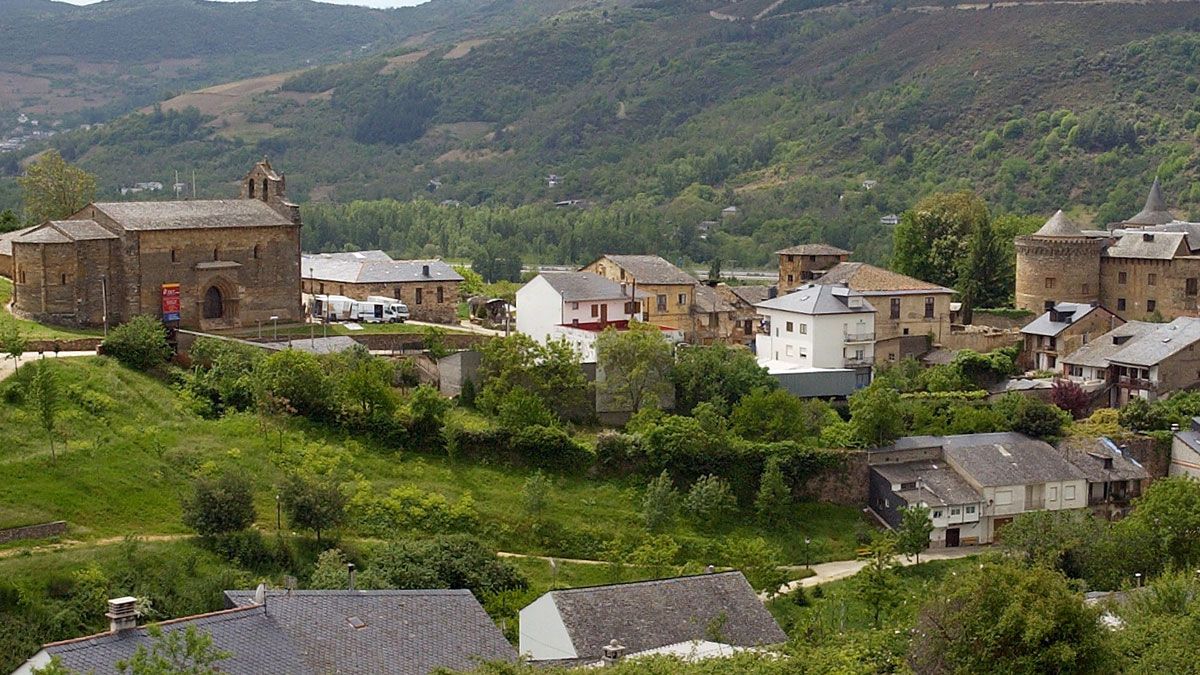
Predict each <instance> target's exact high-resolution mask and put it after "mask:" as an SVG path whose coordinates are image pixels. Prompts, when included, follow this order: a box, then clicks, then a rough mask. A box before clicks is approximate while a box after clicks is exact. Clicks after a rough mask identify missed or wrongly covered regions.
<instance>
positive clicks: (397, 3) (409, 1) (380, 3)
mask: <svg viewBox="0 0 1200 675" xmlns="http://www.w3.org/2000/svg"><path fill="white" fill-rule="evenodd" d="M62 1H63V2H69V3H71V4H72V5H90V4H92V3H93V2H100V0H62ZM220 1H221V2H251V1H252V0H220ZM425 1H426V0H320V2H328V3H330V4H333V5H362V6H364V7H410V6H412V5H419V4H421V3H422V2H425ZM0 2H3V0H0Z"/></svg>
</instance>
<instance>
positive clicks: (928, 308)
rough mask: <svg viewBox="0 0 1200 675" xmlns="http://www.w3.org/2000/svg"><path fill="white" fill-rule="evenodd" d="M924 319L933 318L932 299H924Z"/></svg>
mask: <svg viewBox="0 0 1200 675" xmlns="http://www.w3.org/2000/svg"><path fill="white" fill-rule="evenodd" d="M925 318H926V319H932V318H933V298H925Z"/></svg>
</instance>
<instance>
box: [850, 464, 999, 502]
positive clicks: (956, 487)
mask: <svg viewBox="0 0 1200 675" xmlns="http://www.w3.org/2000/svg"><path fill="white" fill-rule="evenodd" d="M871 470H872V471H874V472H876V473H878V474H879V475H880V476H883V477H884V478H885V479H887V481H888V482H889V483H897V484H900V485H903V484H904V483H918V486H919V489H912V490H904V489H901V490H900V491H898V492H897V494H898V495H899V496H901V497H903V498H904V499H905V500H906V501H908V502H909V503H910V504H916V503H919V502H925V503H926V504H939V505H942V506H948V505H951V504H972V503H975V502H978V501H981V497H980V495H979V493H978V492H976V491H975V488H972V487H971V486H970V485H969V484H968V483H967V482H966V481H965V480H963V479H962V478H961V477H960V476H959V475H958V473H957V472H956V471H955V470H954V469H953V468H951V467H950V465H948V464H946V462H945V460H941V459H936V460H916V461H912V462H900V463H898V464H880V465H876V466H872V467H871ZM918 479H919V482H918Z"/></svg>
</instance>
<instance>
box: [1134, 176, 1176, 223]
mask: <svg viewBox="0 0 1200 675" xmlns="http://www.w3.org/2000/svg"><path fill="white" fill-rule="evenodd" d="M1174 220H1176V218H1175V215H1174V214H1173V213H1171V212H1170V211H1169V210H1168V209H1167V202H1166V200H1165V199H1163V196H1162V185H1161V184H1160V183H1159V182H1158V178H1155V179H1154V184H1153V185H1151V186H1150V194H1149V195H1147V196H1146V205H1145V206H1143V207H1142V210H1141V211H1139V212H1138V214H1137V215H1136V216H1134V217H1132V218H1130V219H1129V220H1128V221H1126V222H1128V223H1134V224H1137V225H1163V224H1165V223H1170V222H1173V221H1174Z"/></svg>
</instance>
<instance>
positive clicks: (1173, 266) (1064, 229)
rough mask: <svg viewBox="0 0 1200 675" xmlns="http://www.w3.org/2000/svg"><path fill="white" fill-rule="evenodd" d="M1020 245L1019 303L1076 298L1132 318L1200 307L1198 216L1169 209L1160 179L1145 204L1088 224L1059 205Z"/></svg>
mask: <svg viewBox="0 0 1200 675" xmlns="http://www.w3.org/2000/svg"><path fill="white" fill-rule="evenodd" d="M1015 245H1016V253H1017V256H1016V257H1017V260H1016V273H1017V275H1016V276H1017V279H1016V282H1017V283H1016V305H1017V307H1019V308H1021V309H1027V310H1030V311H1032V312H1035V313H1037V314H1041V313H1042V312H1044V311H1047V310H1048V309H1049V308H1051V307H1053V306H1054V305H1055V304H1057V303H1060V302H1076V303H1083V304H1093V305H1100V306H1102V307H1104V308H1105V309H1108V310H1109V311H1111V312H1113V313H1114V314H1116V315H1117V316H1119V317H1121V318H1122V319H1125V320H1127V321H1128V320H1147V319H1150V320H1170V319H1174V318H1177V317H1180V316H1197V314H1198V307H1200V305H1198V302H1197V301H1198V300H1200V223H1192V222H1188V221H1186V220H1182V219H1180V218H1178V217H1177V216H1176V215H1175V214H1174V213H1172V212H1171V210H1170V209H1169V208H1168V207H1167V204H1166V200H1164V199H1163V195H1162V188H1161V186H1160V185H1159V182H1158V180H1157V179H1156V180H1155V181H1154V185H1153V186H1152V187H1151V188H1150V194H1149V196H1147V198H1146V205H1145V207H1144V208H1143V209H1142V210H1141V211H1140V212H1138V213H1137V214H1136V215H1134V216H1132V217H1130V218H1129V219H1128V220H1125V221H1123V222H1119V223H1113V224H1111V225H1109V226H1108V227H1107V228H1105V229H1102V230H1087V229H1083V228H1082V227H1080V226H1079V225H1078V224H1076V223H1075V222H1074V221H1072V220H1071V219H1070V218H1068V217H1067V216H1066V214H1064V213H1063V212H1062V211H1059V212H1058V213H1056V214H1054V216H1053V217H1052V218H1050V220H1048V221H1047V222H1046V224H1045V225H1043V226H1042V228H1041V229H1039V230H1038V231H1037V232H1035V233H1033V234H1030V235H1026V236H1022V237H1017V239H1016V242H1015Z"/></svg>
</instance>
